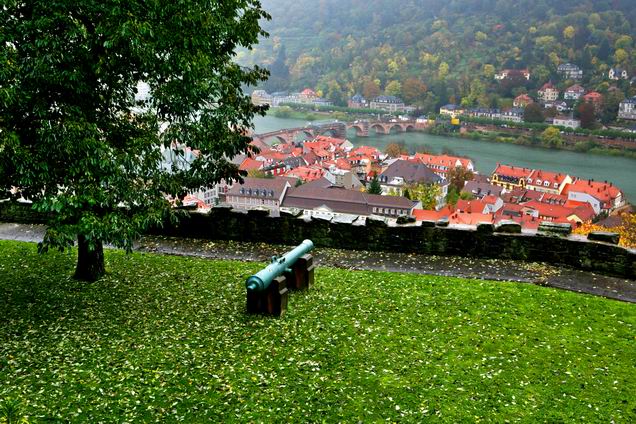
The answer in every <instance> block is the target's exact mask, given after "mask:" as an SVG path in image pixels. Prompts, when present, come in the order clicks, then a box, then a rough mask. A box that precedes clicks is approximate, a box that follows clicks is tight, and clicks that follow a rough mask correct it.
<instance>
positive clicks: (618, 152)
mask: <svg viewBox="0 0 636 424" xmlns="http://www.w3.org/2000/svg"><path fill="white" fill-rule="evenodd" d="M431 134H436V135H447V136H451V137H452V136H456V137H461V138H466V139H470V140H483V141H490V142H496V143H506V144H515V145H518V146H529V147H534V148H541V149H547V150H565V151H570V152H577V153H589V154H592V155H602V156H614V157H625V158H629V159H636V142H634V147H635V149H634V150H627V149H617V148H612V147H605V146H603V145H601V144H599V143H598V142H597V141H593V140H587V141H586V140H575V139H574V140H573V139H570V138H568V136H567V135H566V136H564V137H563V140H562V143H561V144H559V145H555V146H550V147H548V146H546V145H545V144H544V143H543V142H542V140H541V133H536V132H529V133H526V134H518V133H515V132H506V131H504V130H501V129H500V130H499V131H479V130H467V131H460V132H455V133H453V132H447V133H436V132H434V131H432V132H431Z"/></svg>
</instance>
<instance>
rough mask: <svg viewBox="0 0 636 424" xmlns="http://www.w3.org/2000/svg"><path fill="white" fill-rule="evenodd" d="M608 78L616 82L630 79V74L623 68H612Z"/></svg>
mask: <svg viewBox="0 0 636 424" xmlns="http://www.w3.org/2000/svg"><path fill="white" fill-rule="evenodd" d="M607 76H608V77H609V79H611V80H614V81H616V80H619V79H628V78H629V74H628V73H627V70H625V69H621V68H610V70H609V72H608V73H607Z"/></svg>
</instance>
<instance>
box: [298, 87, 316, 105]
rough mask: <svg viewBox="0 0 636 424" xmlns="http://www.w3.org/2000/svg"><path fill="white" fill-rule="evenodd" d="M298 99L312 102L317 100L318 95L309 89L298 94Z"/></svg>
mask: <svg viewBox="0 0 636 424" xmlns="http://www.w3.org/2000/svg"><path fill="white" fill-rule="evenodd" d="M299 97H300V98H301V99H303V100H305V101H309V102H312V101H314V100H316V99H317V98H318V95H317V94H316V92H315V91H314V90H312V89H311V88H305V89H304V90H303V91H301V92H300V95H299Z"/></svg>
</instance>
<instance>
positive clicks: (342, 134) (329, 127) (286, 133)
mask: <svg viewBox="0 0 636 424" xmlns="http://www.w3.org/2000/svg"><path fill="white" fill-rule="evenodd" d="M424 127H425V124H422V123H419V122H416V121H395V122H389V121H354V122H348V123H344V122H333V123H330V124H321V125H309V126H307V127H302V128H285V129H282V130H278V131H270V132H267V133H263V134H254V135H252V139H253V140H255V141H261V142H263V143H267V144H271V143H273V142H275V141H279V142H281V143H287V144H290V143H293V142H294V139H295V138H296V136H297V135H299V134H304V135H306V136H307V137H309V138H315V137H317V136H319V135H328V136H331V137H335V138H346V137H347V130H349V129H354V130H355V131H356V136H358V137H368V136H369V135H370V134H371V133H373V132H374V133H375V134H390V133H391V131H396V132H410V131H417V130H420V129H422V128H424Z"/></svg>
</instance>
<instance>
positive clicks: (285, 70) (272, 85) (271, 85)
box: [264, 45, 289, 92]
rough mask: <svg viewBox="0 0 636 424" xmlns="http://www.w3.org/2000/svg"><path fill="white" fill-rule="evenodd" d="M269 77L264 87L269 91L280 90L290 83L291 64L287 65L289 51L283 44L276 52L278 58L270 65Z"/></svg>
mask: <svg viewBox="0 0 636 424" xmlns="http://www.w3.org/2000/svg"><path fill="white" fill-rule="evenodd" d="M269 73H270V76H269V79H268V80H267V82H266V83H265V86H264V88H265V89H266V90H268V91H270V92H271V91H280V90H283V89H285V88H286V87H287V86H288V85H289V66H287V52H286V50H285V46H284V45H281V46H280V48H279V49H278V52H277V54H276V59H275V60H274V61H273V62H272V64H271V65H270V66H269Z"/></svg>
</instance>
